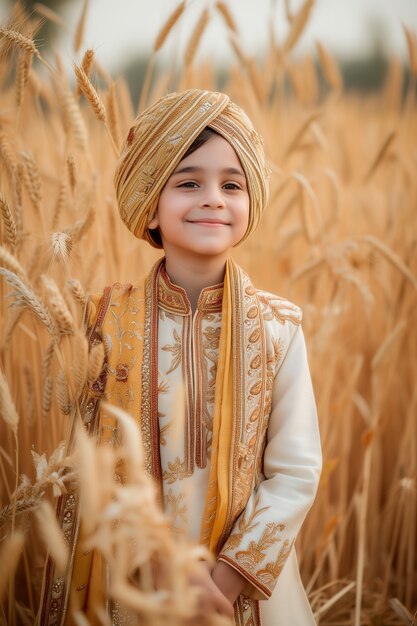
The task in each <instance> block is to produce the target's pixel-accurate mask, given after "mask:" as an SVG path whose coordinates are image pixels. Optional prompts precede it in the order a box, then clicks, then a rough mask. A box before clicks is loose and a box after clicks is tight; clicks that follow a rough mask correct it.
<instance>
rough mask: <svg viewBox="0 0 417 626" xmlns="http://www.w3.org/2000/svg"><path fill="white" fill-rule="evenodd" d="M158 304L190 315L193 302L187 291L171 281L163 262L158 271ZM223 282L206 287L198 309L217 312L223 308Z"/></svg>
mask: <svg viewBox="0 0 417 626" xmlns="http://www.w3.org/2000/svg"><path fill="white" fill-rule="evenodd" d="M157 284H158V305H159V306H160V307H161V308H162V309H164V310H165V311H168V312H170V313H177V314H178V313H179V314H182V315H189V314H190V313H191V304H190V301H189V300H188V296H187V292H186V291H185V289H183V288H182V287H179V286H178V285H174V283H172V282H171V280H170V278H169V276H168V274H167V273H166V270H165V263H162V265H161V267H160V269H159V273H158V282H157ZM222 301H223V283H219V284H217V285H212V286H210V287H204V289H202V290H201V293H200V295H199V298H198V302H197V309H196V310H197V311H201V312H204V313H215V312H218V311H221V310H222Z"/></svg>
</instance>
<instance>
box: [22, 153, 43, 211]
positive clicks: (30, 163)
mask: <svg viewBox="0 0 417 626" xmlns="http://www.w3.org/2000/svg"><path fill="white" fill-rule="evenodd" d="M21 156H22V158H23V161H24V169H23V180H24V183H25V186H26V189H27V191H28V194H29V197H30V199H31V200H32V202H33V205H34V206H35V208H36V209H38V210H39V211H40V204H41V202H42V197H43V193H42V182H41V177H40V176H39V171H38V167H37V165H36V162H35V159H34V156H33V154H32V153H31V152H29V151H27V152H21Z"/></svg>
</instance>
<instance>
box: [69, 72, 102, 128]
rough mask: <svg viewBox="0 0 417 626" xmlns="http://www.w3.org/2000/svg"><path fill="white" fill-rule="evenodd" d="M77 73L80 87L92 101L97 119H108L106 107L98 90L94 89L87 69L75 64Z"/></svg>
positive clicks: (89, 100)
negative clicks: (86, 71)
mask: <svg viewBox="0 0 417 626" xmlns="http://www.w3.org/2000/svg"><path fill="white" fill-rule="evenodd" d="M74 71H75V75H76V77H77V84H78V87H79V89H80V90H81V91H82V93H83V94H84V95H85V97H86V98H87V100H88V102H89V103H90V105H91V107H92V109H93V111H94V113H95V115H96V117H97V119H99V120H100V121H101V122H106V121H107V115H106V109H105V107H104V104H103V102H102V101H101V100H100V98H99V96H98V93H97V91H96V90H95V89H94V87H93V85H92V84H91V82H90V79H89V78H88V76H87V74H86V73H85V71H84V70H83V69H82V68H81V67H79V66H78V65H74Z"/></svg>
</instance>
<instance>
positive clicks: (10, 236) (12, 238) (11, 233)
mask: <svg viewBox="0 0 417 626" xmlns="http://www.w3.org/2000/svg"><path fill="white" fill-rule="evenodd" d="M0 210H1V215H2V217H3V222H4V234H5V241H4V243H5V244H6V245H9V246H10V247H11V248H12V249H13V250H14V249H15V248H16V245H17V229H16V223H15V221H14V218H13V215H12V212H11V210H10V208H9V205H8V204H7V201H6V198H5V197H4V196H3V194H2V193H0Z"/></svg>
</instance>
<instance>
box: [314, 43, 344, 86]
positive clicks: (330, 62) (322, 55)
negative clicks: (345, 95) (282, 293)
mask: <svg viewBox="0 0 417 626" xmlns="http://www.w3.org/2000/svg"><path fill="white" fill-rule="evenodd" d="M316 48H317V52H318V53H319V59H320V64H321V68H322V70H323V74H324V76H325V78H326V80H327V82H328V83H329V85H331V86H332V87H333V89H335V90H337V91H340V89H341V88H342V87H343V79H342V75H341V73H340V70H339V68H338V66H337V64H336V62H335V60H334V59H333V57H331V56H330V54H329V53H328V51H327V50H326V48H325V47H324V46H323V44H322V43H321V42H320V41H316Z"/></svg>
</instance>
